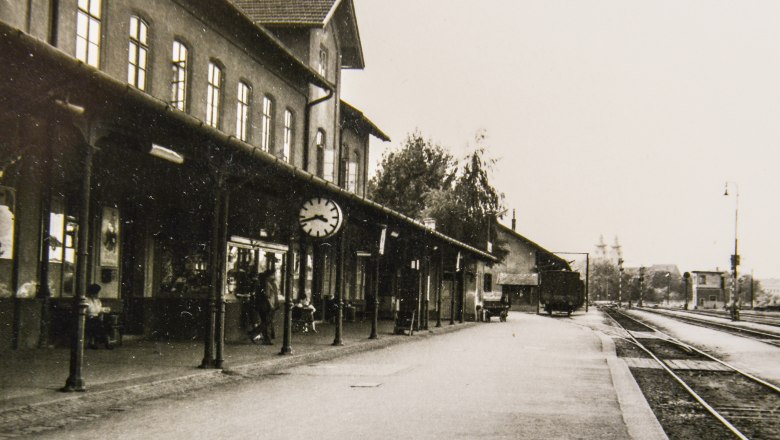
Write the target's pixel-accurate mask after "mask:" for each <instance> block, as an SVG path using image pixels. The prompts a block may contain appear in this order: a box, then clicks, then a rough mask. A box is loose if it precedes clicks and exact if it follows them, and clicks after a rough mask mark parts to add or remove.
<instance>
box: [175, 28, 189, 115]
mask: <svg viewBox="0 0 780 440" xmlns="http://www.w3.org/2000/svg"><path fill="white" fill-rule="evenodd" d="M188 52H189V51H188V50H187V46H185V45H184V44H182V43H181V42H179V41H176V40H173V56H172V57H171V66H172V67H173V78H172V79H171V105H172V106H174V107H175V108H177V109H179V110H181V111H187V68H188V66H187V56H188Z"/></svg>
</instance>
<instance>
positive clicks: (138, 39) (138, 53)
mask: <svg viewBox="0 0 780 440" xmlns="http://www.w3.org/2000/svg"><path fill="white" fill-rule="evenodd" d="M148 31H149V27H148V26H147V24H146V22H145V21H143V20H141V19H140V18H138V17H136V16H133V17H130V44H129V47H128V50H127V54H128V55H127V57H128V63H127V82H128V83H129V84H130V85H132V86H135V87H138V88H139V89H141V90H146V68H147V63H148V61H149V42H148Z"/></svg>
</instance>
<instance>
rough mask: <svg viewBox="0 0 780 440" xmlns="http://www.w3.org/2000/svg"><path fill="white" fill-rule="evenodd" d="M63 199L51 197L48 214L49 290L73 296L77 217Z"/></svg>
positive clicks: (57, 295) (56, 294)
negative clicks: (70, 212) (67, 209)
mask: <svg viewBox="0 0 780 440" xmlns="http://www.w3.org/2000/svg"><path fill="white" fill-rule="evenodd" d="M65 208H66V207H65V202H64V199H62V198H60V197H55V198H53V199H52V204H51V213H50V214H49V215H50V216H49V237H48V239H49V245H48V246H47V250H48V252H49V291H50V292H51V295H52V296H53V297H60V296H64V297H67V296H73V295H74V294H75V290H76V283H75V278H76V242H77V240H76V239H77V237H78V230H79V225H78V221H77V219H76V218H75V217H74V216H72V215H70V214H69V213H68V212H67V211H66V209H65Z"/></svg>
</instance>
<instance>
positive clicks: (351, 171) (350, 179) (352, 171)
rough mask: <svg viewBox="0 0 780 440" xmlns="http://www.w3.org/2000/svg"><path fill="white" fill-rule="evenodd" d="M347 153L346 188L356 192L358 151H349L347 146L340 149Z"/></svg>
mask: <svg viewBox="0 0 780 440" xmlns="http://www.w3.org/2000/svg"><path fill="white" fill-rule="evenodd" d="M342 151H344V152H345V153H346V154H347V156H348V157H347V169H346V173H345V174H346V178H347V180H346V190H347V191H352V192H353V193H357V190H358V152H357V151H355V152H350V151H349V147H348V146H346V145H345V146H344V149H343V150H342Z"/></svg>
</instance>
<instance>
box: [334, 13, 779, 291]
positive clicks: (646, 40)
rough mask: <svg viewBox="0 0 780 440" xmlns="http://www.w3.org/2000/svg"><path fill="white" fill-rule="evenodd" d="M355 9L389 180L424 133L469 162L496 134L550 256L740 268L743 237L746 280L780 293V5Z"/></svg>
mask: <svg viewBox="0 0 780 440" xmlns="http://www.w3.org/2000/svg"><path fill="white" fill-rule="evenodd" d="M354 3H355V10H356V14H357V18H358V24H359V26H360V36H361V41H362V45H363V52H364V55H365V60H366V67H365V69H363V70H351V71H345V72H344V74H343V77H342V99H344V100H346V101H347V102H349V103H351V104H352V105H354V106H356V107H357V108H359V109H361V110H362V111H363V112H364V113H365V114H366V116H367V117H369V118H370V119H371V120H372V121H373V122H375V123H376V124H377V125H378V126H379V127H380V128H381V129H382V130H383V131H384V132H385V133H387V134H388V135H389V136H390V137H391V139H392V141H391V142H387V143H383V142H381V141H378V140H377V139H372V142H371V157H370V159H371V162H372V164H373V165H372V167H374V169H375V166H376V163H377V162H378V160H379V159H380V158H381V155H382V153H384V152H385V151H386V150H388V149H391V148H398V146H399V145H400V144H401V142H402V141H403V140H404V138H406V136H407V134H408V133H410V132H413V131H414V130H419V131H420V132H421V133H422V134H423V136H425V137H427V138H430V139H432V140H433V141H434V142H436V143H439V144H441V145H442V146H444V147H445V148H447V149H449V150H450V151H451V152H452V153H453V154H454V155H455V156H456V157H463V156H465V155H466V154H467V152H468V151H469V148H473V146H474V138H475V134H476V133H477V132H478V131H479V130H485V131H486V133H487V141H486V145H488V147H489V152H490V155H491V156H492V157H493V158H495V159H497V161H498V162H497V164H496V167H495V170H494V175H493V182H494V184H495V186H496V187H497V189H499V190H500V191H502V192H503V193H504V194H505V204H506V206H507V208H509V210H510V215H509V216H508V217H506V218H505V219H504V223H505V224H508V223H509V218H510V217H511V210H512V209H516V210H517V230H518V232H520V233H521V234H523V235H525V236H526V237H528V238H530V239H531V240H533V241H535V242H537V243H539V244H540V245H541V246H543V247H544V248H546V249H548V250H550V251H568V252H590V253H594V252H595V251H596V248H595V245H596V244H597V243H598V241H599V237H601V236H603V237H604V241H605V242H607V243H608V244H610V245H612V244H613V243H614V241H615V239H616V237H617V239H618V240H619V242H620V244H621V246H622V252H623V258H624V259H625V265H626V266H640V265H645V266H649V265H652V264H677V265H678V267H679V268H680V270H681V271H692V270H715V269H720V270H728V269H729V267H730V263H729V255H731V254H732V253H733V252H734V241H735V232H736V236H737V237H738V239H739V254H740V255H741V258H742V264H741V266H740V272H741V273H747V272H750V271H754V273H755V276H756V277H757V278H780V263H779V262H778V250H780V198H779V197H778V195H779V194H780V177H778V173H780V26H777V17H779V16H780V2H777V1H776V0H767V1H761V0H747V1H721V0H700V1H697V0H652V1H636V0H577V1H575V0H566V1H564V0H538V1H528V0H482V1H476V0H470V1H467V0H354ZM370 172H372V171H370ZM726 181H730V182H732V183H730V184H729V185H730V191H729V194H730V195H729V196H724V195H723V193H724V185H725V182H726ZM737 190H738V192H739V198H738V200H737V197H735V196H734V195H735V194H736V191H737ZM735 214H737V215H736V217H738V226H737V228H736V231H735Z"/></svg>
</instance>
